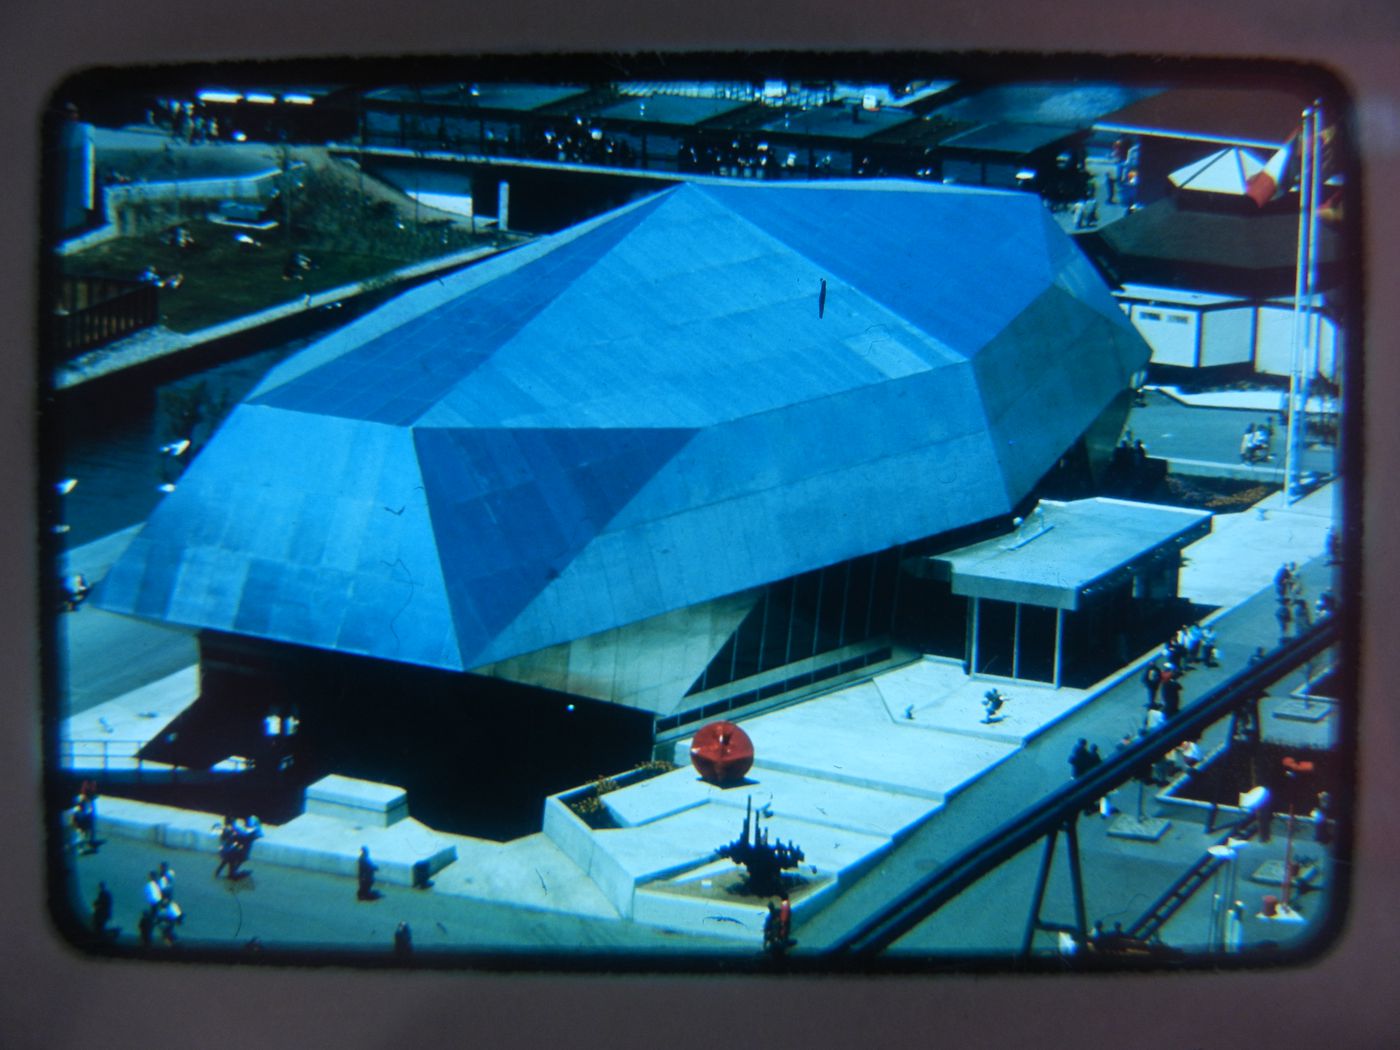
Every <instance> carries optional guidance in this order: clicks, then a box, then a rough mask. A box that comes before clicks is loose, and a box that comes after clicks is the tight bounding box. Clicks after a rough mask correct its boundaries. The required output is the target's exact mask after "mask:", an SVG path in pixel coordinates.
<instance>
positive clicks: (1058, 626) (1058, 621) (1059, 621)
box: [1052, 609, 1065, 689]
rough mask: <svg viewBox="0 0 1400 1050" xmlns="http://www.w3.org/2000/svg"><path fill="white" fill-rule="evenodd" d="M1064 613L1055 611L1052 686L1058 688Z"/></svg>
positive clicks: (1058, 610) (1063, 637) (1062, 646)
mask: <svg viewBox="0 0 1400 1050" xmlns="http://www.w3.org/2000/svg"><path fill="white" fill-rule="evenodd" d="M1064 640H1065V611H1064V610H1063V609H1056V610H1055V678H1054V681H1053V683H1052V684H1053V685H1054V686H1055V688H1056V689H1058V688H1060V669H1061V667H1062V666H1063V663H1064Z"/></svg>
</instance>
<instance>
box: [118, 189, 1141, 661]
mask: <svg viewBox="0 0 1400 1050" xmlns="http://www.w3.org/2000/svg"><path fill="white" fill-rule="evenodd" d="M823 281H825V289H826V290H825V299H824V305H823V301H822V282H823ZM1147 358H1148V349H1147V347H1146V345H1145V344H1144V343H1143V342H1142V341H1141V339H1140V338H1139V337H1138V336H1137V335H1136V333H1135V332H1134V331H1133V329H1132V327H1131V325H1130V324H1129V323H1128V321H1127V319H1126V317H1125V316H1124V314H1123V313H1122V311H1121V309H1120V308H1119V307H1118V306H1117V304H1116V303H1115V302H1114V301H1113V299H1112V297H1111V295H1110V294H1109V292H1108V290H1107V288H1105V287H1104V285H1103V284H1102V282H1101V281H1100V280H1099V279H1098V277H1097V276H1096V274H1095V273H1094V271H1093V270H1092V268H1091V267H1090V266H1089V264H1088V263H1087V262H1086V261H1085V260H1084V258H1083V256H1082V255H1080V253H1079V251H1078V249H1077V248H1076V247H1075V246H1074V245H1073V244H1072V243H1071V242H1070V241H1069V239H1068V238H1067V237H1066V236H1065V235H1064V234H1063V233H1062V232H1061V231H1060V229H1059V228H1058V227H1057V226H1056V225H1055V223H1054V222H1053V221H1052V220H1051V219H1050V218H1049V216H1048V214H1047V213H1046V212H1045V209H1044V207H1043V205H1042V204H1041V203H1040V202H1039V200H1038V199H1036V198H1035V197H1032V196H1029V195H1024V194H1018V193H1002V192H997V191H990V190H979V189H969V188H961V187H958V188H952V187H939V186H919V185H913V184H909V183H873V182H860V183H850V184H840V183H823V184H820V185H815V186H813V185H797V184H793V185H776V186H703V187H702V186H698V185H693V184H691V185H684V186H680V187H676V188H673V189H669V190H666V191H664V192H662V193H660V194H658V195H656V196H655V197H652V198H649V199H647V200H645V201H642V202H639V203H636V204H633V205H630V206H628V207H626V208H623V209H620V210H618V211H616V212H612V213H609V214H608V215H605V216H603V217H601V218H599V219H595V220H593V221H591V222H589V223H586V224H584V225H582V226H579V227H575V228H573V229H571V230H569V231H565V232H564V233H562V234H559V235H556V236H554V237H550V238H545V239H542V240H540V241H537V242H535V243H533V244H531V245H528V246H526V247H523V248H520V249H516V250H515V251H512V252H510V253H508V254H505V255H502V256H499V257H497V258H495V259H492V260H490V261H488V262H486V263H484V264H481V265H479V266H477V267H474V268H472V269H470V270H467V271H464V272H462V273H460V274H457V275H454V276H452V277H449V278H446V279H444V280H442V281H440V282H436V283H434V284H431V285H427V286H424V287H422V288H420V289H417V290H415V291H412V292H409V293H407V294H405V295H403V296H401V297H399V298H398V299H396V300H394V301H393V302H391V303H389V304H387V305H386V306H384V307H382V308H381V309H379V310H377V311H375V312H373V313H371V314H369V315H367V316H366V317H364V318H362V319H360V320H359V321H356V322H354V323H353V324H351V325H349V326H347V327H346V328H344V329H342V330H340V331H339V332H337V333H335V334H333V335H331V336H329V337H328V338H326V339H324V340H322V341H321V342H319V343H318V344H315V345H313V346H311V347H309V348H308V349H307V350H305V351H303V352H302V353H300V354H298V355H296V356H295V357H293V358H291V359H289V360H288V361H286V362H284V363H283V364H282V365H280V366H278V367H277V368H275V369H274V370H273V371H272V372H270V373H269V374H268V376H267V377H266V378H265V379H264V381H263V382H262V383H261V384H260V385H259V387H258V388H257V389H256V390H254V392H253V393H252V394H251V395H250V396H249V397H248V398H247V400H246V401H245V402H244V403H243V404H241V405H240V406H238V407H237V408H236V409H235V410H234V412H233V413H232V415H231V416H230V418H229V420H228V421H227V422H226V423H225V425H224V427H223V428H222V429H221V431H220V432H219V433H218V434H217V435H216V436H215V438H214V439H213V441H211V442H210V444H209V445H208V446H207V447H206V449H205V450H204V452H203V453H202V454H201V455H200V456H199V457H198V459H197V460H196V461H195V462H194V463H193V464H192V465H191V467H190V469H189V470H188V471H187V472H186V474H185V475H184V477H183V478H182V479H181V481H180V484H179V487H178V489H177V490H176V491H175V492H174V493H173V494H172V495H170V496H168V497H167V498H166V500H165V501H164V503H163V504H162V505H161V506H160V507H159V508H158V509H157V511H156V512H155V514H153V515H152V517H151V519H150V520H149V522H148V523H147V525H146V527H145V528H144V529H143V531H142V532H141V533H140V534H139V535H138V536H137V537H136V539H135V540H134V541H133V542H132V544H131V546H130V548H129V549H128V550H127V552H126V554H125V555H124V556H123V557H122V558H121V559H120V560H119V561H118V563H117V564H116V565H115V566H114V567H113V569H112V570H111V572H110V574H109V575H108V577H107V579H106V580H105V581H104V583H103V585H102V589H101V592H100V594H99V596H98V601H99V604H101V605H102V606H103V607H105V608H108V609H112V610H117V611H124V612H128V613H132V614H135V615H139V616H143V617H149V618H154V619H161V620H169V621H174V622H178V623H182V624H186V625H191V626H197V627H206V628H213V629H217V630H225V631H234V632H239V633H244V634H249V635H254V636H258V637H264V638H271V639H277V640H281V641H285V642H293V643H297V644H304V645H313V646H320V647H324V648H331V649H339V650H344V651H348V652H354V653H360V654H365V655H371V656H377V657H382V658H386V659H393V660H400V661H405V662H411V663H418V664H425V665H430V666H435V667H446V668H454V669H470V668H473V667H478V666H481V665H484V664H487V663H491V662H493V661H498V660H502V659H506V658H508V657H511V656H516V655H520V654H524V653H529V652H534V651H536V650H538V649H542V648H544V647H546V646H551V645H556V644H559V643H561V642H566V641H569V640H572V639H575V638H580V637H584V636H587V635H592V634H596V633H598V632H600V631H604V630H607V629H610V628H613V627H618V626H622V625H624V624H629V623H634V622H637V621H639V620H643V619H646V618H649V617H651V616H655V615H658V614H660V613H663V612H667V611H670V610H673V609H677V608H682V607H685V606H689V605H694V604H697V603H699V602H703V601H707V600H710V599H713V598H717V597H721V596H724V595H728V594H734V593H737V592H739V591H742V590H745V589H747V588H750V587H754V586H758V585H761V584H764V583H767V582H771V581H773V580H778V579H782V578H785V577H788V576H792V575H795V574H798V573H801V572H804V571H807V570H809V569H813V568H816V567H819V566H823V565H828V564H833V563H836V562H839V561H842V560H844V559H847V558H851V557H855V556H857V555H860V554H865V553H869V552H873V551H877V550H882V549H885V548H888V547H891V546H893V545H896V544H898V543H901V542H906V541H910V540H914V539H918V538H922V537H924V536H930V535H935V534H938V533H940V532H943V531H946V530H948V529H951V528H954V527H957V526H961V525H965V524H968V523H971V522H974V521H980V520H984V519H987V518H990V517H993V516H996V515H998V514H1002V513H1006V512H1007V511H1008V510H1009V509H1010V508H1011V506H1012V505H1013V504H1014V503H1015V502H1017V501H1018V500H1019V499H1020V498H1021V497H1022V496H1024V495H1025V494H1026V493H1027V492H1028V491H1029V490H1030V488H1031V487H1032V486H1033V485H1034V484H1035V482H1036V481H1037V480H1038V479H1039V478H1040V477H1041V476H1042V475H1043V474H1044V473H1045V471H1046V470H1048V469H1049V468H1050V467H1052V466H1053V465H1054V463H1055V462H1056V460H1057V459H1058V458H1059V457H1060V456H1061V455H1062V454H1063V453H1064V451H1065V450H1066V449H1067V448H1069V447H1070V445H1072V444H1073V442H1074V441H1075V440H1076V439H1077V438H1078V437H1079V436H1080V435H1081V434H1082V433H1083V432H1084V431H1085V429H1086V428H1087V427H1088V426H1089V425H1090V423H1092V422H1093V421H1094V419H1095V418H1096V417H1097V416H1098V415H1099V414H1100V413H1101V412H1102V411H1103V410H1104V408H1105V407H1106V406H1107V405H1108V404H1109V403H1110V402H1111V401H1112V400H1113V398H1114V397H1115V396H1116V395H1117V394H1119V393H1120V392H1121V391H1122V390H1123V389H1124V388H1125V387H1126V386H1127V384H1128V382H1129V378H1130V376H1131V374H1132V373H1133V372H1134V371H1135V370H1137V369H1139V368H1141V367H1142V366H1143V365H1144V364H1145V363H1146V361H1147Z"/></svg>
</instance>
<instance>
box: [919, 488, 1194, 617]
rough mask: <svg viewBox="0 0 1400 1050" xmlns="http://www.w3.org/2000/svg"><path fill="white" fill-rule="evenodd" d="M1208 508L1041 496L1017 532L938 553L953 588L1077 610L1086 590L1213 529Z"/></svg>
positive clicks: (937, 563)
mask: <svg viewBox="0 0 1400 1050" xmlns="http://www.w3.org/2000/svg"><path fill="white" fill-rule="evenodd" d="M1210 523H1211V515H1210V513H1209V512H1207V511H1197V510H1183V509H1181V508H1178V507H1163V506H1159V505H1156V504H1151V503H1132V502H1128V501H1126V500H1116V499H1104V498H1097V499H1084V500H1075V501H1074V502H1072V503H1057V502H1054V501H1051V500H1041V501H1040V504H1039V505H1038V506H1037V508H1036V509H1035V510H1034V511H1032V512H1031V514H1030V515H1029V516H1028V517H1027V518H1026V520H1025V522H1024V523H1023V524H1022V525H1021V526H1020V527H1019V528H1018V529H1017V530H1016V531H1015V532H1013V533H1011V534H1009V535H1004V536H998V537H996V538H995V539H990V540H983V541H982V542H980V543H974V544H972V545H971V546H967V547H960V548H959V549H957V550H953V551H948V552H946V553H944V554H939V555H936V556H933V557H931V558H930V559H929V562H930V567H931V568H932V569H933V570H934V573H935V574H936V575H937V576H939V577H942V578H945V579H949V580H951V582H952V586H953V593H954V594H961V595H966V596H968V597H972V598H995V599H998V600H1000V601H1005V602H1019V603H1022V604H1027V605H1038V606H1041V607H1043V608H1051V609H1070V610H1073V609H1077V608H1079V604H1080V600H1081V599H1082V598H1083V597H1084V595H1085V594H1086V592H1090V591H1092V590H1094V589H1096V586H1097V585H1102V584H1105V583H1107V582H1109V581H1110V580H1111V578H1113V577H1115V576H1116V575H1118V574H1119V573H1121V572H1124V571H1128V570H1131V569H1132V568H1133V566H1134V565H1136V564H1139V563H1142V562H1146V561H1148V560H1150V559H1152V558H1153V557H1154V556H1155V555H1157V554H1158V552H1160V551H1163V550H1170V551H1177V550H1180V549H1181V548H1182V547H1185V546H1186V545H1188V544H1190V543H1194V542H1195V541H1196V540H1198V539H1200V538H1201V537H1202V536H1205V535H1208V534H1209V532H1210Z"/></svg>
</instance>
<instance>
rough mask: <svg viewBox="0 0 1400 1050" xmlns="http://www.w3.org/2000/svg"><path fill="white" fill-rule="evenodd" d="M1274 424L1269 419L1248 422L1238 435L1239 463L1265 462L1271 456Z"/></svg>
mask: <svg viewBox="0 0 1400 1050" xmlns="http://www.w3.org/2000/svg"><path fill="white" fill-rule="evenodd" d="M1273 443H1274V425H1273V423H1271V422H1270V421H1269V420H1267V419H1266V420H1265V421H1264V422H1262V423H1250V424H1249V426H1247V427H1245V428H1244V434H1243V435H1242V436H1241V437H1240V462H1241V463H1266V462H1268V460H1269V459H1270V457H1271V456H1272V454H1273V453H1272V446H1273Z"/></svg>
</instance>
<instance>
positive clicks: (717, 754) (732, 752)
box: [690, 722, 753, 785]
mask: <svg viewBox="0 0 1400 1050" xmlns="http://www.w3.org/2000/svg"><path fill="white" fill-rule="evenodd" d="M690 763H691V765H693V766H694V767H695V770H696V772H698V773H699V774H700V779H702V780H708V781H709V782H710V783H711V784H720V785H723V784H734V783H737V782H738V781H740V780H743V779H744V774H745V773H747V772H748V771H749V770H750V769H751V768H752V767H753V741H752V740H750V739H749V735H748V734H747V733H745V732H744V731H743V730H742V729H740V728H739V727H738V726H736V725H735V724H734V723H733V722H711V723H710V724H709V725H707V726H705V727H704V728H703V729H701V730H700V732H698V733H696V734H695V739H694V740H692V741H691V742H690Z"/></svg>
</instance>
